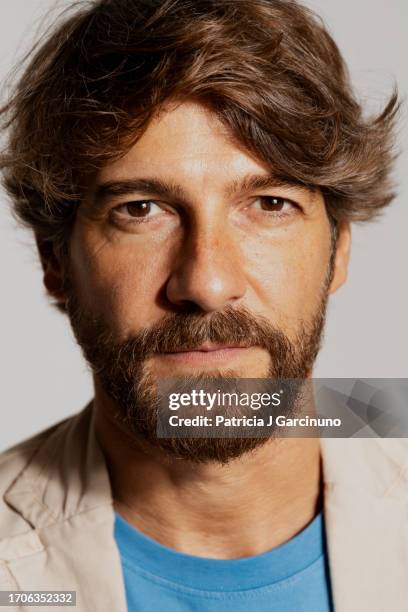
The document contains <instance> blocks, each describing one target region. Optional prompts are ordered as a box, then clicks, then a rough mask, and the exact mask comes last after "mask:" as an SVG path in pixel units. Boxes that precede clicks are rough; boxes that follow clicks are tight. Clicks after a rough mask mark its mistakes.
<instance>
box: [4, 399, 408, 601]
mask: <svg viewBox="0 0 408 612" xmlns="http://www.w3.org/2000/svg"><path fill="white" fill-rule="evenodd" d="M407 450H408V443H407V440H403V439H394V440H382V439H379V438H371V439H326V440H322V457H323V469H324V511H325V520H326V530H327V541H328V551H329V563H330V571H331V582H332V590H333V596H334V603H335V610H336V612H406V611H408V532H407V523H408V503H407V502H408V487H407V476H408V452H407ZM113 525H114V512H113V507H112V497H111V489H110V483H109V478H108V472H107V469H106V464H105V461H104V457H103V454H102V452H101V449H100V447H99V445H98V442H97V440H96V438H95V435H94V412H93V409H92V402H91V403H89V404H88V405H87V406H86V407H85V408H84V409H83V410H82V411H81V412H79V413H78V414H76V415H74V416H73V417H70V418H68V419H65V420H64V421H61V422H60V423H58V424H56V425H54V426H52V427H50V428H48V429H47V430H44V431H43V432H40V433H39V434H37V435H36V436H34V437H32V438H30V439H28V440H26V441H24V442H21V443H20V444H18V445H16V446H14V447H12V448H11V449H9V450H7V451H5V452H3V453H2V454H1V455H0V590H29V589H32V590H70V591H76V592H77V607H76V608H75V610H77V611H78V612H125V611H126V597H125V589H124V582H123V576H122V569H121V562H120V557H119V553H118V549H117V547H116V544H115V540H114V537H113ZM5 609H6V608H5ZM7 609H8V610H19V611H21V610H24V611H26V612H31V611H32V610H33V609H37V608H32V607H23V606H20V607H14V608H7ZM48 609H49V608H48ZM56 609H61V608H56Z"/></svg>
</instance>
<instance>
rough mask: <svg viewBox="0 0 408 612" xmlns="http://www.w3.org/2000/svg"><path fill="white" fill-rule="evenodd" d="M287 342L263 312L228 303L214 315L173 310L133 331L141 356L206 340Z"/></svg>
mask: <svg viewBox="0 0 408 612" xmlns="http://www.w3.org/2000/svg"><path fill="white" fill-rule="evenodd" d="M273 338H275V341H276V340H277V339H278V338H279V342H280V343H282V342H284V343H285V344H286V342H285V340H286V336H285V335H284V334H283V333H282V332H280V331H279V330H277V329H276V328H275V327H274V326H272V325H271V324H270V323H269V321H268V320H267V319H265V318H264V317H262V316H254V315H253V314H252V313H250V312H249V310H248V309H246V308H244V307H241V308H239V309H237V308H233V307H232V306H227V307H226V308H225V309H224V310H223V311H220V312H215V313H213V314H212V315H211V316H210V315H208V314H206V315H202V314H201V315H200V314H196V313H172V314H170V315H166V316H165V317H164V318H163V319H162V320H161V321H159V322H158V323H157V324H155V325H153V326H152V327H150V328H149V329H144V330H142V331H141V332H139V333H138V334H136V335H134V336H133V338H132V339H130V341H131V342H135V343H136V344H137V345H138V353H139V355H140V356H141V357H147V356H149V355H153V354H155V353H167V352H174V351H177V350H181V349H187V348H190V349H194V348H198V347H199V346H201V345H202V344H204V343H205V342H211V343H215V344H237V345H243V346H259V347H261V348H265V349H267V350H269V349H271V348H273V347H272V346H271V339H273Z"/></svg>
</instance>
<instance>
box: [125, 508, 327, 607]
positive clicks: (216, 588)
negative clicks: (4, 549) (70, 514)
mask: <svg viewBox="0 0 408 612" xmlns="http://www.w3.org/2000/svg"><path fill="white" fill-rule="evenodd" d="M115 538H116V542H117V545H118V548H119V552H120V556H121V560H122V568H123V575H124V581H125V589H126V598H127V605H128V612H152V611H154V612H162V611H164V612H187V611H188V612H203V611H205V612H215V611H217V612H244V611H245V612H248V610H256V612H264V611H265V612H266V611H268V612H294V610H296V612H329V611H330V610H332V607H331V603H330V601H331V598H330V582H329V575H328V568H327V556H326V552H325V544H324V526H323V518H322V515H321V514H319V515H318V516H317V517H316V518H315V519H314V520H313V521H312V522H311V523H310V524H309V525H308V526H307V527H306V528H305V529H304V530H303V531H301V533H299V534H298V535H296V536H295V537H294V538H292V539H291V540H289V541H288V542H286V543H285V544H282V545H281V546H278V547H277V548H274V549H273V550H271V551H269V552H266V553H263V554H261V555H256V556H253V557H245V558H242V559H231V560H218V559H207V558H204V557H195V556H192V555H186V554H183V553H179V552H177V551H175V550H172V549H170V548H167V547H166V546H162V545H161V544H159V543H158V542H156V541H154V540H152V539H151V538H149V537H147V536H145V535H144V534H142V533H141V532H140V531H138V530H137V529H136V528H135V527H133V526H132V525H130V524H129V523H128V522H127V521H125V520H124V519H123V518H122V517H121V516H120V515H119V514H118V513H115Z"/></svg>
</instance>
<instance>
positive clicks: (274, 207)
mask: <svg viewBox="0 0 408 612" xmlns="http://www.w3.org/2000/svg"><path fill="white" fill-rule="evenodd" d="M257 201H259V202H260V207H261V209H262V210H266V211H269V212H283V211H285V210H287V209H288V208H290V207H291V206H294V205H293V204H292V202H290V201H289V200H286V199H285V198H279V197H275V196H262V197H260V198H258V199H257Z"/></svg>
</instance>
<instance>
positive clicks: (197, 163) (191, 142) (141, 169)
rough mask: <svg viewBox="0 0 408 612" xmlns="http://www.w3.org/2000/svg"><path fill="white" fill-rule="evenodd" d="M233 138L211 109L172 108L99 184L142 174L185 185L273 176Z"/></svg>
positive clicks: (172, 105)
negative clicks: (195, 182)
mask: <svg viewBox="0 0 408 612" xmlns="http://www.w3.org/2000/svg"><path fill="white" fill-rule="evenodd" d="M271 170H272V169H271V168H270V167H268V165H267V164H265V163H264V162H262V161H261V160H259V159H256V158H255V157H254V156H253V155H252V154H251V153H250V152H249V151H247V150H245V148H244V146H243V145H241V144H240V143H238V142H237V141H236V140H234V138H233V137H232V135H231V133H230V132H229V131H228V129H227V128H226V127H225V126H224V125H223V124H222V123H221V121H220V120H219V119H218V118H217V116H216V114H215V113H214V112H212V111H211V110H210V109H209V108H207V107H206V106H204V105H203V104H200V103H198V102H192V101H188V102H181V103H175V102H173V103H170V104H168V105H167V106H166V107H164V108H163V109H162V110H161V112H160V113H159V114H158V115H157V116H156V117H154V119H153V120H152V121H151V122H150V124H149V125H148V127H147V129H146V131H145V132H144V133H143V135H142V136H141V138H140V139H139V140H138V141H137V142H136V144H134V145H133V146H132V147H131V149H130V150H129V151H128V152H127V153H126V154H125V155H124V156H123V157H121V158H120V159H119V160H115V161H114V162H112V163H108V164H107V165H106V166H105V167H104V168H103V169H102V170H101V171H100V173H99V177H98V178H99V180H101V181H104V180H117V179H122V178H124V176H130V175H134V174H135V173H137V174H139V173H141V174H146V172H148V173H149V174H159V175H163V176H164V175H165V176H166V177H167V178H172V180H176V179H177V180H179V181H183V182H187V181H188V182H190V183H191V182H193V181H195V180H197V181H207V180H211V183H215V182H220V183H222V182H225V181H228V180H230V179H231V178H232V177H233V176H240V175H245V174H248V173H251V172H252V173H256V174H258V175H259V174H265V175H270V174H271Z"/></svg>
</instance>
